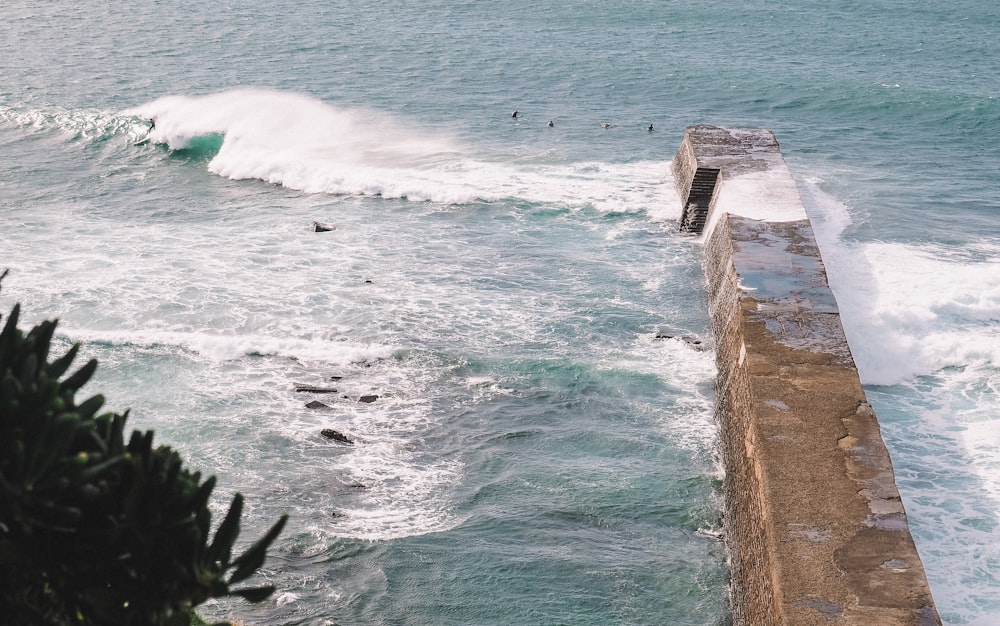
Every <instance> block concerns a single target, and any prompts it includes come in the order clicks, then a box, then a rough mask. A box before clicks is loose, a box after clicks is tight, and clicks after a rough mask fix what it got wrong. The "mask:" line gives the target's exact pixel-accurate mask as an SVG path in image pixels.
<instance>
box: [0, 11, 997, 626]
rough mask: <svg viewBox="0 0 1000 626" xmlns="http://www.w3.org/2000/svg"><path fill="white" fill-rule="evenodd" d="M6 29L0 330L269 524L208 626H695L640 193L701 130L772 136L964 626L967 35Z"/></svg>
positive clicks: (979, 395) (981, 63)
mask: <svg viewBox="0 0 1000 626" xmlns="http://www.w3.org/2000/svg"><path fill="white" fill-rule="evenodd" d="M4 9H5V10H4V20H2V21H0V42H2V46H3V54H0V163H2V167H0V265H2V266H3V267H9V268H11V274H10V276H8V278H7V279H6V280H5V282H4V289H3V292H2V293H0V305H2V309H3V310H8V309H9V307H10V305H11V304H12V303H13V302H15V301H20V302H22V305H23V307H24V309H25V313H26V315H27V317H28V318H33V319H41V318H43V317H59V318H60V319H61V320H62V322H61V326H60V328H61V331H62V335H61V336H60V341H61V342H63V344H64V345H65V346H68V345H69V344H70V342H72V341H80V342H82V343H83V346H84V352H86V353H87V355H88V356H94V357H97V358H98V359H99V360H100V361H101V364H102V365H101V368H100V370H99V373H98V377H97V380H96V381H95V382H94V383H92V384H91V389H90V391H91V393H97V392H98V391H100V392H102V393H104V394H105V395H106V396H107V397H108V398H109V399H110V404H111V408H114V409H118V410H122V409H125V408H127V407H131V409H132V418H131V423H132V425H133V426H134V427H137V428H153V429H155V430H156V432H157V439H158V440H159V441H161V442H163V443H169V444H171V445H175V446H177V447H178V448H180V449H181V450H182V451H183V452H184V454H185V458H186V459H188V461H189V463H191V464H192V465H193V466H195V467H197V468H199V469H202V470H203V471H206V472H208V473H214V474H217V475H218V476H219V479H220V480H219V483H220V491H221V492H222V493H221V494H220V496H224V495H225V494H227V493H230V492H232V491H236V490H239V491H242V492H243V493H245V494H246V495H247V496H248V503H249V506H248V509H249V510H248V513H247V515H248V517H249V519H248V523H249V525H250V526H251V528H250V529H248V530H247V531H246V535H245V536H246V537H252V536H254V535H258V534H259V533H260V530H262V529H263V528H265V527H266V526H267V524H268V523H269V522H270V521H272V520H274V519H275V518H276V517H277V516H278V515H280V514H281V513H283V512H288V513H290V515H291V521H290V523H289V526H288V528H287V530H286V532H285V534H284V535H283V536H282V538H281V539H280V540H279V542H278V544H277V546H276V548H275V550H274V552H273V554H272V556H271V558H270V560H269V561H268V564H267V566H266V568H265V575H266V577H267V578H268V579H270V580H271V581H272V582H274V583H275V584H276V585H277V586H278V589H279V591H278V593H276V594H275V596H274V597H272V598H271V599H270V600H269V601H267V602H265V603H263V604H261V605H259V606H253V607H251V606H247V605H243V604H234V605H221V604H220V605H211V606H208V607H205V610H204V612H205V613H206V614H207V615H209V616H213V617H223V616H237V617H241V618H243V619H245V620H246V621H247V622H248V623H253V624H310V625H312V624H343V625H347V624H357V625H362V624H365V625H367V624H414V625H416V624H428V625H436V624H498V625H499V624H512V623H521V624H539V625H543V624H544V625H549V624H574V625H578V624H699V625H718V624H724V623H726V620H727V606H726V605H727V602H726V589H727V576H728V574H727V569H726V562H725V550H724V545H723V544H722V543H721V542H720V541H719V540H718V539H717V537H716V535H717V532H718V530H719V529H720V527H721V524H720V519H719V516H720V503H719V498H718V494H719V486H720V484H721V481H722V475H721V473H720V471H721V470H720V469H719V465H718V462H717V459H716V444H717V442H716V432H715V425H714V423H713V421H712V404H713V400H714V392H713V385H714V374H715V370H714V365H713V361H712V356H711V355H712V353H711V350H710V349H709V350H702V349H700V348H702V347H708V348H710V347H711V336H710V333H709V324H708V320H707V313H706V311H705V294H704V285H703V277H702V272H701V267H700V262H701V250H700V244H699V243H698V242H697V241H695V240H692V239H690V238H688V237H684V236H681V235H680V234H679V233H677V232H676V219H677V217H678V215H679V206H678V201H677V198H676V195H675V193H674V190H673V181H672V179H671V178H670V169H669V162H670V159H671V158H672V156H673V154H674V152H675V151H676V148H677V145H678V144H679V143H680V140H681V137H682V134H683V129H684V127H686V126H687V125H690V124H695V123H712V124H720V125H749V126H766V127H769V128H772V129H774V131H775V133H776V134H777V136H778V139H779V141H780V142H781V143H782V150H783V153H784V155H785V158H786V160H787V162H788V164H789V166H790V168H791V170H792V172H793V174H794V175H795V176H796V179H797V182H798V184H799V189H800V192H801V193H802V196H803V200H804V201H805V204H806V208H807V210H808V211H809V213H810V216H811V217H812V218H813V220H814V223H815V226H816V229H817V233H818V236H819V238H820V244H821V248H822V249H823V254H824V258H825V260H826V262H827V265H828V270H829V272H830V276H831V282H832V284H833V287H834V290H835V292H836V293H837V297H838V300H839V302H840V305H841V310H842V315H843V319H844V322H845V326H846V327H847V332H848V336H849V339H850V341H851V348H852V351H853V352H854V354H855V358H856V360H857V361H858V365H859V369H860V370H861V373H862V378H863V380H864V382H865V383H866V385H867V390H868V393H869V395H870V399H871V401H872V403H873V404H874V405H875V408H876V411H877V412H878V414H879V417H880V421H881V423H882V428H883V435H884V437H885V438H886V441H887V444H888V446H889V448H890V452H891V454H892V457H893V461H894V463H895V466H896V470H897V477H898V479H899V485H900V489H901V491H902V493H903V498H904V503H905V505H906V508H907V511H908V513H909V515H910V519H911V524H912V528H913V531H914V534H915V538H916V540H917V543H918V548H919V550H920V552H921V556H922V557H923V559H924V563H925V566H926V568H927V570H928V576H929V578H930V581H931V586H932V589H933V591H934V594H935V600H936V601H937V603H938V607H939V610H940V612H941V614H942V617H943V619H944V621H945V622H946V623H947V624H979V625H988V624H996V623H1000V580H998V577H997V571H1000V567H998V566H1000V549H998V548H997V546H998V545H1000V541H998V539H1000V528H998V520H1000V419H998V417H997V416H998V415H1000V411H998V409H1000V400H998V398H997V390H998V389H997V388H998V386H1000V370H998V367H1000V264H998V263H997V261H996V253H997V251H998V250H1000V226H998V223H997V210H998V208H1000V203H998V200H997V191H998V186H997V183H996V181H997V180H998V179H1000V176H998V175H1000V166H998V164H997V163H998V159H997V156H998V149H997V147H996V146H997V144H996V138H997V136H998V131H1000V103H998V100H997V97H998V95H1000V93H998V92H1000V62H998V61H1000V52H998V44H997V42H996V36H995V35H996V33H997V32H998V26H1000V9H997V8H995V7H993V6H992V5H989V4H987V3H980V2H971V1H964V2H953V3H950V4H948V5H942V4H940V3H931V2H929V1H925V0H915V1H913V2H908V3H905V5H901V4H900V3H889V2H875V3H872V2H868V3H860V2H851V1H845V0H837V1H834V2H823V3H820V2H796V3H790V2H777V3H775V2H770V3H766V4H765V3H759V2H749V3H743V4H741V5H740V6H737V7H733V6H729V5H723V4H721V3H715V4H713V3H705V2H698V3H696V2H679V1H675V2H671V1H668V2H655V3H654V2H625V1H621V2H618V1H614V2H601V3H597V2H591V3H582V2H581V3H556V2H549V1H547V0H542V1H535V2H530V3H528V2H508V3H504V4H497V3H480V2H464V3H459V2H434V1H431V2H422V3H409V2H388V3H386V2H383V3H365V2H350V3H348V2H299V3H286V2H281V1H277V2H275V1H271V2H266V3H265V2H258V1H256V0H248V1H246V2H232V3H229V4H219V5H217V6H213V7H207V6H204V7H203V6H197V5H192V4H190V3H180V2H173V1H163V2H152V1H143V2H136V3H132V4H130V5H129V6H128V7H127V8H117V7H109V6H107V5H106V3H97V2H90V1H89V0H85V1H82V2H77V3H74V5H73V6H72V7H66V6H58V5H54V4H50V3H36V2H22V1H19V0H15V1H14V2H12V3H7V4H5V7H4ZM514 110H517V111H518V112H519V114H518V116H517V117H516V118H514V117H512V116H511V113H512V112H513V111H514ZM150 117H155V118H156V120H157V123H156V128H155V129H154V130H153V131H152V132H151V133H149V134H148V139H149V140H148V141H147V142H142V140H143V139H146V138H147V127H148V125H147V123H146V122H145V120H146V119H147V118H150ZM549 121H551V122H552V126H551V127H550V126H549V125H548V123H549ZM650 124H653V125H654V129H655V130H654V131H652V132H650V131H649V130H647V128H648V127H649V125H650ZM605 126H607V127H605ZM753 201H754V199H753V198H748V199H747V202H748V203H752V202H753ZM313 221H319V222H322V223H325V224H330V225H333V226H336V229H335V230H332V231H330V232H326V233H317V232H313V231H312V230H311V229H310V224H311V223H312V222H313ZM657 335H673V336H677V337H680V336H688V337H690V338H692V340H691V341H683V340H679V339H669V340H668V339H657ZM694 340H700V341H702V342H703V343H702V344H700V345H695V344H694V343H693V341H694ZM333 376H337V377H341V378H340V379H339V380H337V381H332V380H330V378H331V377H333ZM296 383H306V384H313V385H331V386H335V387H337V388H338V392H337V393H336V394H331V395H325V396H316V397H312V396H310V397H306V394H302V393H296V392H295V391H294V386H295V384H296ZM362 395H377V396H378V399H377V400H376V401H375V402H372V403H364V402H359V401H358V399H359V398H360V397H361V396H362ZM314 399H318V400H321V401H323V402H325V403H327V404H328V405H329V406H330V408H329V409H327V410H316V409H307V408H305V406H304V405H305V403H306V402H308V401H310V400H314ZM323 428H336V429H338V430H341V431H343V432H345V433H347V434H349V435H350V436H351V437H352V438H354V439H355V440H356V443H355V445H353V446H337V445H334V444H332V443H331V442H329V441H327V440H325V439H324V438H322V437H321V436H320V435H319V431H320V430H321V429H323ZM223 501H224V500H223V498H222V497H220V499H219V502H220V504H221V503H222V502H223ZM254 529H257V530H256V532H255V530H254Z"/></svg>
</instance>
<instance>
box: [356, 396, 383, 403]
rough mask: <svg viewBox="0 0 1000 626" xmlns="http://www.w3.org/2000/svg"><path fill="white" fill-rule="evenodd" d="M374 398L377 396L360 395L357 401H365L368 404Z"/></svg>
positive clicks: (374, 399)
mask: <svg viewBox="0 0 1000 626" xmlns="http://www.w3.org/2000/svg"><path fill="white" fill-rule="evenodd" d="M376 400H378V396H376V395H368V396H361V397H360V398H358V402H367V403H369V404H371V403H372V402H375V401H376Z"/></svg>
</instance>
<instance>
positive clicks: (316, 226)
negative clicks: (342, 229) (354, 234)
mask: <svg viewBox="0 0 1000 626" xmlns="http://www.w3.org/2000/svg"><path fill="white" fill-rule="evenodd" d="M312 229H313V231H315V232H317V233H328V232H330V231H331V230H337V227H336V226H330V225H329V224H320V223H319V222H313V223H312Z"/></svg>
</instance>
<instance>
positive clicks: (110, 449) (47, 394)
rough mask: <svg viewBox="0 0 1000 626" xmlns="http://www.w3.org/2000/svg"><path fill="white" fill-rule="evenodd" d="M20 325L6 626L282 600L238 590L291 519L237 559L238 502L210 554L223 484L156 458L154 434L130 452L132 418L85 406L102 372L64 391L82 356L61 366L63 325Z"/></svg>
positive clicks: (6, 464) (2, 611)
mask: <svg viewBox="0 0 1000 626" xmlns="http://www.w3.org/2000/svg"><path fill="white" fill-rule="evenodd" d="M4 274H6V272H5V273H4ZM2 278H3V276H2V275H0V280H2ZM19 313H20V305H15V306H14V307H13V309H12V310H11V313H10V315H8V316H7V320H6V324H5V325H4V327H3V331H2V332H0V581H2V583H0V584H2V589H0V622H3V623H9V624H45V625H64V624H76V625H83V624H95V625H96V624H101V625H103V624H108V625H112V624H113V625H115V626H124V625H136V626H139V625H142V626H146V625H175V624H176V625H184V626H187V625H188V624H190V623H191V620H192V619H193V617H194V616H193V610H192V609H193V607H195V606H197V605H198V604H200V603H202V602H204V601H205V600H208V599H209V598H218V597H223V596H232V595H236V596H242V597H243V598H246V599H247V600H249V601H251V602H259V601H260V600H263V599H264V598H266V597H267V596H269V595H270V594H271V593H272V592H273V591H274V588H273V587H272V586H263V587H252V588H233V585H236V584H238V583H240V582H242V581H244V580H246V579H247V578H249V577H250V576H251V575H252V574H253V573H254V572H255V571H256V570H257V569H258V568H259V567H260V566H261V565H262V564H263V562H264V557H265V552H266V550H267V548H268V546H270V544H271V543H272V542H273V541H274V539H275V538H276V537H277V536H278V533H280V532H281V529H282V527H283V526H284V524H285V521H286V517H285V516H282V517H281V519H279V520H278V522H277V523H275V524H274V526H272V527H271V529H270V530H269V531H268V532H267V533H266V534H265V535H264V536H263V537H262V538H260V539H259V540H258V541H257V542H256V543H254V544H253V545H252V546H250V547H249V548H248V549H247V550H246V551H245V552H243V553H242V554H240V555H239V556H237V557H235V558H234V557H233V554H232V548H233V542H234V541H235V540H236V537H237V535H238V534H239V526H240V515H241V510H242V505H243V497H242V496H241V495H240V494H236V496H235V497H234V498H233V500H232V503H231V504H230V506H229V512H228V513H227V514H226V516H225V519H224V520H223V521H222V523H221V524H220V525H219V527H218V529H217V530H216V532H215V536H214V539H213V540H211V541H209V539H210V537H209V535H210V532H209V526H210V521H211V517H210V514H209V509H208V499H209V496H210V495H211V492H212V488H213V487H214V486H215V478H214V477H210V478H208V479H207V480H204V481H202V480H201V474H200V473H198V472H193V473H192V472H190V471H188V470H187V469H184V468H183V466H182V462H181V458H180V456H179V455H178V454H177V452H175V451H174V450H172V449H171V448H169V447H166V446H157V447H154V446H153V432H152V431H147V432H140V431H133V432H132V433H131V435H130V436H129V438H128V441H127V442H126V441H125V434H124V429H125V420H126V418H127V412H126V413H125V414H117V413H100V414H99V410H100V408H101V406H102V405H103V404H104V398H103V397H102V396H100V395H95V396H92V397H90V398H87V399H86V400H84V401H83V402H80V403H77V401H76V399H75V395H76V392H77V391H78V390H79V389H80V388H81V387H82V386H83V385H84V383H86V382H87V381H88V380H89V379H90V377H91V376H92V375H93V373H94V370H95V369H96V368H97V362H96V361H94V360H91V361H89V362H88V363H86V364H85V365H84V366H83V367H81V368H79V369H78V370H76V371H75V372H73V373H72V374H70V375H68V376H65V377H64V375H65V374H66V373H67V372H68V371H69V369H70V365H71V364H72V361H73V359H74V358H75V357H76V354H77V351H78V349H79V345H78V344H77V345H74V346H73V347H72V348H71V349H70V350H69V351H68V352H67V353H66V354H65V355H63V356H61V357H59V358H56V359H54V360H51V361H50V360H49V349H50V346H51V342H52V335H53V332H54V331H55V328H56V322H55V321H45V322H42V323H40V324H38V325H37V326H35V327H34V328H33V329H31V331H30V332H28V333H27V334H24V333H23V332H21V331H20V330H19V329H18V328H17V322H18V317H19ZM0 319H2V316H0Z"/></svg>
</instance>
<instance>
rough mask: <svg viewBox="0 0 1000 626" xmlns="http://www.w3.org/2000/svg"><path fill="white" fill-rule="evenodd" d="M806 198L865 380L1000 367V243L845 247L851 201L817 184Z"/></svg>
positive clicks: (902, 379)
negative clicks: (847, 202)
mask: <svg viewBox="0 0 1000 626" xmlns="http://www.w3.org/2000/svg"><path fill="white" fill-rule="evenodd" d="M803 199H804V200H805V202H806V204H807V207H809V208H810V209H811V210H810V213H811V214H812V216H813V224H814V226H815V230H816V235H817V238H818V240H819V244H820V247H821V248H822V249H823V259H824V262H825V264H826V267H827V272H828V274H829V275H830V282H831V285H832V286H833V289H834V291H835V292H836V294H837V301H838V303H839V304H840V309H841V311H840V312H841V318H842V320H843V323H844V327H845V330H846V332H847V335H848V338H849V340H850V345H851V351H852V352H853V354H854V358H855V361H856V362H857V365H858V370H859V372H860V374H861V379H862V381H863V382H864V383H866V384H874V385H893V384H897V383H902V382H906V381H909V380H912V379H914V378H915V377H917V376H921V375H930V374H935V373H937V372H940V371H942V370H944V369H946V368H973V369H978V368H997V367H1000V261H997V253H998V252H1000V246H998V245H997V244H996V243H989V242H981V243H979V244H976V245H969V246H964V247H962V248H958V249H954V248H945V247H943V246H940V245H936V244H924V245H920V246H916V245H909V244H902V243H889V242H881V241H873V242H867V243H861V242H859V243H850V242H847V241H844V240H843V238H842V235H843V232H844V230H845V229H846V228H847V226H848V225H850V216H849V214H848V211H847V207H845V206H844V205H843V204H841V203H840V202H838V201H837V200H835V199H834V198H831V197H830V196H828V195H826V194H824V193H823V192H822V191H821V190H820V189H819V187H818V186H817V184H816V183H815V182H811V183H806V184H805V186H804V189H803Z"/></svg>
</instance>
